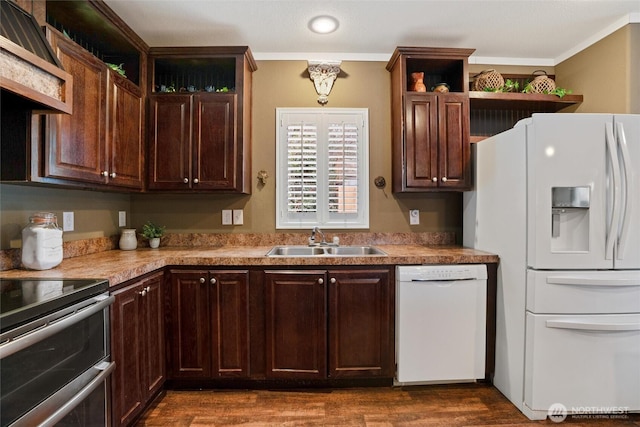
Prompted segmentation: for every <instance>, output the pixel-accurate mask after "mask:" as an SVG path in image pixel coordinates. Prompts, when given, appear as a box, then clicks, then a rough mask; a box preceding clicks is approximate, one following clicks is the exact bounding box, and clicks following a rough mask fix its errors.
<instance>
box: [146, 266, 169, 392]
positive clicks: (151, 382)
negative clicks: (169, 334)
mask: <svg viewBox="0 0 640 427" xmlns="http://www.w3.org/2000/svg"><path fill="white" fill-rule="evenodd" d="M163 281H164V273H158V274H156V275H153V276H151V277H149V278H147V279H145V280H144V281H143V282H142V283H141V286H142V288H143V290H144V297H143V298H142V300H143V303H144V304H143V319H144V336H143V337H142V341H143V343H144V346H143V349H144V357H143V360H144V369H143V380H142V384H143V386H144V387H145V389H144V393H145V398H146V399H145V400H149V399H150V398H151V397H152V396H153V395H154V394H155V393H156V392H157V391H158V390H160V388H161V387H162V385H163V384H164V380H165V377H166V368H165V360H166V356H165V339H164V337H165V330H164V292H163V290H164V286H163Z"/></svg>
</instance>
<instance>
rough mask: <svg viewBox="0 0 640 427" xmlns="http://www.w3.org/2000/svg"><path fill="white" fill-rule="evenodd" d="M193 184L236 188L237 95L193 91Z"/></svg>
mask: <svg viewBox="0 0 640 427" xmlns="http://www.w3.org/2000/svg"><path fill="white" fill-rule="evenodd" d="M193 109H194V120H193V188H194V189H196V190H237V189H238V183H237V182H238V177H237V173H238V172H239V171H238V158H239V156H240V153H239V152H238V149H237V147H236V95H235V94H217V93H214V94H202V95H195V96H194V102H193Z"/></svg>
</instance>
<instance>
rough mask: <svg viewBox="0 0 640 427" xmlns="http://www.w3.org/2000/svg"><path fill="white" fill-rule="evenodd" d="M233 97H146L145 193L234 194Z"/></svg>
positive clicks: (236, 185) (236, 164)
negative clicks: (147, 126)
mask: <svg viewBox="0 0 640 427" xmlns="http://www.w3.org/2000/svg"><path fill="white" fill-rule="evenodd" d="M236 98H237V95H236V94H222V93H211V94H210V93H206V94H204V93H203V94H198V95H174V94H164V95H162V94H153V95H151V96H150V101H149V104H150V115H149V116H150V126H149V129H150V132H149V136H150V138H149V140H150V143H149V185H148V188H149V189H150V190H185V189H191V190H227V191H235V190H238V188H239V186H241V184H242V183H241V181H242V180H241V176H242V171H241V170H238V168H239V167H242V165H241V164H240V163H239V162H238V156H240V155H241V154H242V153H239V152H238V151H237V149H236V142H237V141H236V128H235V124H236V105H237V102H236ZM239 181H240V182H239Z"/></svg>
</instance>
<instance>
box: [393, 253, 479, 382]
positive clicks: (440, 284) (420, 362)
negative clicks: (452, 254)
mask: <svg viewBox="0 0 640 427" xmlns="http://www.w3.org/2000/svg"><path fill="white" fill-rule="evenodd" d="M486 302H487V267H486V265H483V264H456V265H419V266H398V267H396V363H397V369H396V378H395V381H394V384H395V385H411V384H428V383H446V382H468V381H474V380H476V379H480V378H484V377H485V347H486V344H485V337H486V313H487V310H486V307H487V304H486Z"/></svg>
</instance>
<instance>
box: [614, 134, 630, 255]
mask: <svg viewBox="0 0 640 427" xmlns="http://www.w3.org/2000/svg"><path fill="white" fill-rule="evenodd" d="M616 131H617V139H618V147H619V148H620V153H621V154H622V163H623V167H624V212H623V213H622V227H621V228H620V235H619V237H618V250H617V251H616V258H617V259H620V260H621V259H622V257H623V254H624V248H625V246H626V244H627V239H628V236H629V222H630V219H631V216H632V215H633V213H632V212H631V210H632V206H631V203H632V199H631V197H630V196H631V195H630V194H629V187H630V186H631V183H632V182H633V181H632V179H631V177H632V175H633V171H632V170H631V167H632V165H631V155H630V154H629V147H628V146H627V137H626V135H625V133H624V126H623V125H622V123H618V124H617V127H616Z"/></svg>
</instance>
